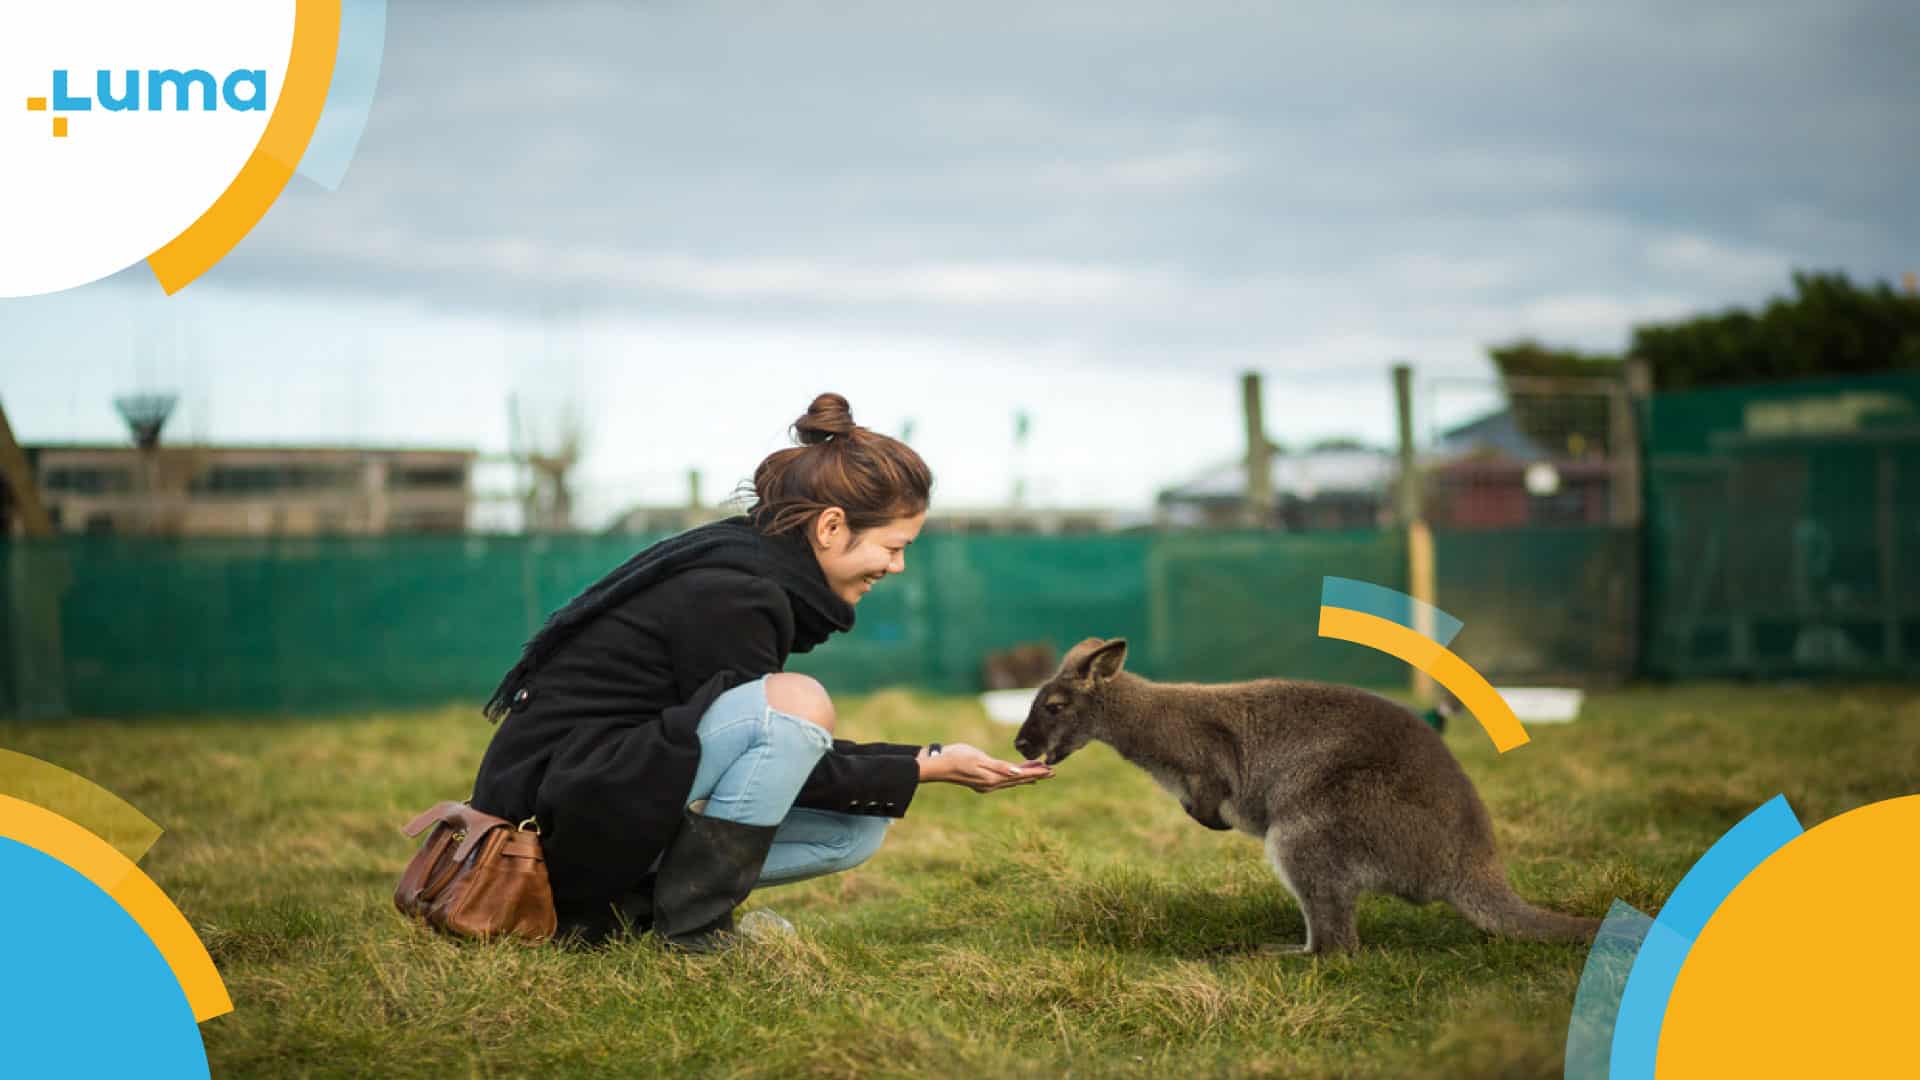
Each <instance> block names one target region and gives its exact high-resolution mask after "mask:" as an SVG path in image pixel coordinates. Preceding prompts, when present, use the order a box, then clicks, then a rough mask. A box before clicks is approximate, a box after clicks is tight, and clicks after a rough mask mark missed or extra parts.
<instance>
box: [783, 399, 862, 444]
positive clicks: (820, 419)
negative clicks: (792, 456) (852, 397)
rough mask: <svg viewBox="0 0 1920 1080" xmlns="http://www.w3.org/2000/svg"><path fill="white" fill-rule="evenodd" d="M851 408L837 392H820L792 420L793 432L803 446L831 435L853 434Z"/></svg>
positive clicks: (823, 439) (819, 441)
mask: <svg viewBox="0 0 1920 1080" xmlns="http://www.w3.org/2000/svg"><path fill="white" fill-rule="evenodd" d="M853 430H854V423H853V410H852V408H850V407H849V406H848V405H847V399H846V398H843V397H841V396H840V395H839V394H821V395H820V396H819V397H817V398H814V399H813V404H811V405H809V406H807V413H806V415H805V416H802V417H801V418H800V419H798V420H795V421H794V422H793V431H794V434H795V435H797V436H799V439H800V443H801V445H803V446H817V445H819V444H820V443H823V442H826V441H827V439H828V438H829V437H831V436H836V435H851V434H853Z"/></svg>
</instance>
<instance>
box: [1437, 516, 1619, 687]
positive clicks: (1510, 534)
mask: <svg viewBox="0 0 1920 1080" xmlns="http://www.w3.org/2000/svg"><path fill="white" fill-rule="evenodd" d="M1433 546H1434V556H1433V561H1434V570H1435V577H1436V581H1435V589H1434V592H1435V600H1436V602H1437V603H1438V605H1439V606H1440V607H1441V608H1442V609H1443V610H1445V611H1446V612H1447V613H1448V614H1449V615H1452V616H1453V617H1454V618H1456V619H1459V620H1461V621H1462V622H1464V623H1465V624H1466V625H1465V627H1464V628H1462V629H1461V631H1460V635H1459V636H1458V637H1456V638H1455V639H1454V640H1453V644H1452V648H1453V651H1454V652H1456V653H1458V654H1459V655H1460V658H1461V659H1463V660H1465V661H1466V662H1467V663H1469V664H1471V665H1473V667H1474V668H1475V669H1477V670H1478V671H1479V672H1480V673H1481V674H1483V675H1485V676H1487V677H1488V678H1489V679H1492V680H1493V681H1494V682H1496V683H1500V682H1503V681H1504V682H1508V683H1513V682H1517V681H1526V682H1549V683H1554V684H1565V683H1575V684H1581V683H1596V682H1598V683H1606V682H1614V681H1618V680H1622V679H1625V678H1627V677H1629V676H1631V675H1632V674H1633V671H1634V664H1635V660H1636V653H1637V651H1638V644H1639V629H1638V624H1639V596H1640V557H1639V548H1640V543H1639V532H1638V530H1635V529H1631V528H1624V527H1610V526H1567V527H1555V528H1537V529H1494V530H1475V531H1461V532H1441V533H1436V534H1435V536H1434V544H1433Z"/></svg>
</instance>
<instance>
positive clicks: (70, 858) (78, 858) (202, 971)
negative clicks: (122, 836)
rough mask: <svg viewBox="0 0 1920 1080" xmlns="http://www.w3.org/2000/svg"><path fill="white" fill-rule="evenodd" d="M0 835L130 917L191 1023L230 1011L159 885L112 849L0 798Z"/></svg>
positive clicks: (188, 926)
mask: <svg viewBox="0 0 1920 1080" xmlns="http://www.w3.org/2000/svg"><path fill="white" fill-rule="evenodd" d="M0 836H4V837H6V838H7V839H9V840H15V841H18V842H20V843H22V844H25V845H26V846H28V847H30V848H32V849H34V850H35V851H38V852H40V853H42V854H44V855H48V856H51V857H53V858H55V859H58V860H60V861H61V862H62V863H65V864H66V865H67V866H69V867H71V868H72V869H73V870H74V871H75V872H76V873H78V874H80V875H81V876H82V877H84V878H86V879H87V880H88V881H91V882H93V884H94V885H95V886H97V887H98V888H99V889H100V890H101V891H102V892H104V893H106V894H107V895H108V896H111V897H113V900H114V902H115V903H117V904H119V905H120V906H121V907H122V908H123V909H125V910H126V912H127V914H129V915H131V916H133V920H134V921H135V922H137V923H139V924H140V928H141V929H142V930H144V931H146V934H147V937H149V938H151V939H152V940H153V944H154V946H155V947H156V948H158V949H159V950H160V955H161V956H162V957H163V958H165V960H166V961H167V966H168V967H169V968H172V969H173V977H174V979H175V980H176V981H178V982H179V983H180V989H181V990H182V991H184V992H185V993H186V995H187V1004H188V1005H190V1006H192V1008H193V1018H194V1020H195V1021H197V1022H200V1023H204V1022H206V1021H208V1020H211V1019H213V1018H214V1017H216V1016H221V1015H224V1014H226V1013H230V1012H232V1011H233V999H232V998H230V997H228V996H227V985H226V983H224V982H222V981H221V979H220V971H219V969H218V968H216V967H214V965H213V957H211V956H209V955H208V954H207V947H206V945H205V944H204V943H202V942H201V940H200V935H198V934H196V933H194V930H193V924H192V923H189V922H188V921H187V917H186V916H185V915H182V914H181V913H180V909H179V908H177V907H175V906H174V904H173V901H172V900H169V899H167V894H166V893H164V892H162V891H161V889H160V886H158V885H156V884H154V882H153V879H152V878H150V877H148V876H147V875H146V874H145V873H144V872H142V871H141V869H140V868H139V867H138V866H135V865H134V863H133V860H131V859H129V858H127V857H126V856H125V855H122V854H120V852H118V851H116V850H114V847H113V845H111V844H109V843H107V842H106V841H105V840H102V839H101V838H99V837H98V836H95V835H94V834H92V833H90V832H88V831H87V830H85V829H83V828H81V827H80V826H78V825H75V824H74V823H73V822H71V821H68V820H67V819H66V818H63V817H61V816H60V815H59V814H56V813H54V812H53V811H51V810H47V809H43V808H42V807H38V806H35V805H33V804H32V803H29V802H22V801H20V800H19V799H15V798H13V797H11V796H7V795H0Z"/></svg>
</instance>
